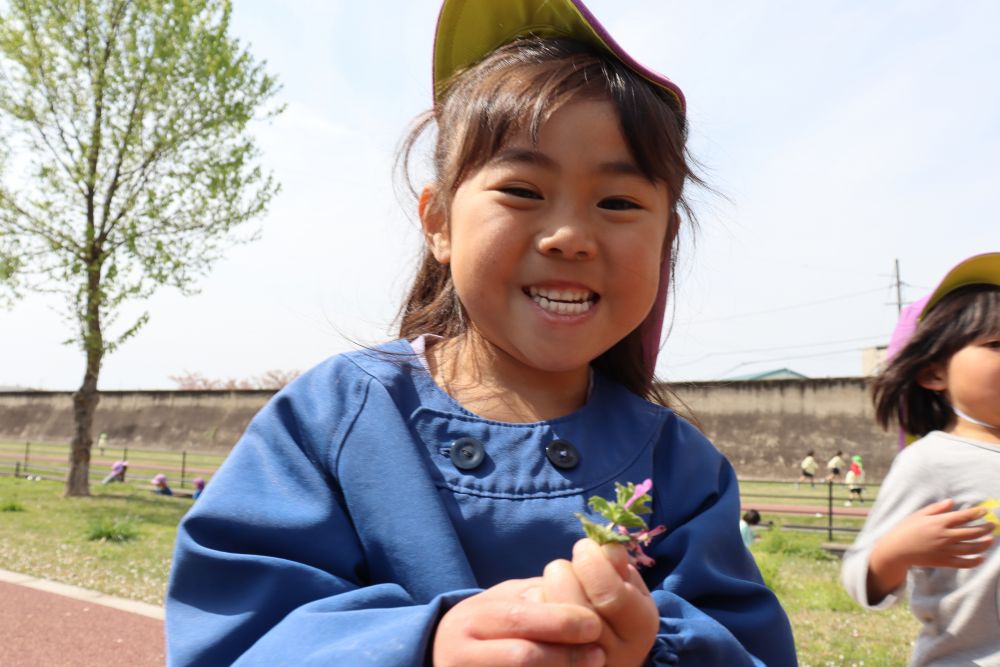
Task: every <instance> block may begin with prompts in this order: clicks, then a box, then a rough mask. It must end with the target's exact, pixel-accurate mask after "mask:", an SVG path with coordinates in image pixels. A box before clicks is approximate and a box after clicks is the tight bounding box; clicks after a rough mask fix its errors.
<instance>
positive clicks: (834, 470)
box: [826, 449, 847, 482]
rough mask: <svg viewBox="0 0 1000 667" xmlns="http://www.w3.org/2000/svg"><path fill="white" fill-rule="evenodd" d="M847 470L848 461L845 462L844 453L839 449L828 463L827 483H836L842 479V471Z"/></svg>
mask: <svg viewBox="0 0 1000 667" xmlns="http://www.w3.org/2000/svg"><path fill="white" fill-rule="evenodd" d="M845 468H847V461H846V460H844V452H842V451H841V450H839V449H838V450H837V453H836V454H834V455H833V458H832V459H830V460H829V461H827V462H826V470H827V475H826V481H828V482H836V481H837V479H838V478H839V477H840V471H841V470H844V469H845Z"/></svg>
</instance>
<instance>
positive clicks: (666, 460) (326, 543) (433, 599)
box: [166, 341, 796, 667]
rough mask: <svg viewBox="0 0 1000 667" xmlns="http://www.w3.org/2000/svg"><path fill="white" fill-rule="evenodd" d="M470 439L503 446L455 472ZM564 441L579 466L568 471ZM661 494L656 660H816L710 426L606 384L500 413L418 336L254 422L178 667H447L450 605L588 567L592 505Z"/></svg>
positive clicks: (187, 599) (188, 541) (191, 517)
mask: <svg viewBox="0 0 1000 667" xmlns="http://www.w3.org/2000/svg"><path fill="white" fill-rule="evenodd" d="M460 438H473V439H474V440H475V441H477V442H478V443H480V444H481V445H482V449H483V454H484V456H483V458H482V461H481V462H480V463H479V464H478V465H477V466H475V467H474V468H470V469H461V468H459V467H457V466H456V464H455V463H454V462H453V461H452V458H451V457H450V448H451V445H452V443H454V442H455V441H456V440H458V439H460ZM556 440H561V441H564V442H568V443H571V445H572V446H573V448H574V450H575V452H576V453H577V455H578V459H579V460H578V461H577V464H576V465H575V467H572V468H569V469H567V468H564V467H558V466H556V465H554V464H553V462H552V461H550V460H549V458H548V457H547V456H546V447H547V446H548V445H549V444H551V443H552V442H553V441H556ZM466 442H468V441H466ZM647 478H651V479H653V482H654V485H653V491H652V495H653V514H652V515H651V516H650V518H649V522H650V525H658V524H664V525H665V526H666V528H667V532H666V533H665V534H664V535H661V536H660V537H658V538H656V539H655V540H654V542H653V544H652V545H651V546H650V548H649V549H647V553H649V555H651V556H652V557H653V558H655V559H656V565H655V566H653V567H650V568H647V569H645V570H643V571H642V574H643V578H644V579H645V581H646V583H647V585H648V586H649V588H650V590H651V591H652V592H653V593H652V594H653V598H654V599H655V601H656V603H657V605H658V606H659V609H660V616H661V620H660V632H659V635H658V637H657V640H656V643H655V645H654V647H653V649H652V651H651V653H650V657H649V660H648V661H647V664H649V665H675V664H684V665H725V666H727V667H737V666H740V665H762V664H764V665H774V666H785V665H794V664H796V659H795V649H794V645H793V641H792V632H791V628H790V626H789V623H788V619H787V617H786V615H785V613H784V611H783V610H782V608H781V606H780V605H779V604H778V601H777V599H776V598H775V597H774V595H773V594H772V593H771V591H770V590H768V589H767V588H766V587H765V586H764V585H763V583H762V582H761V578H760V574H759V573H758V570H757V567H756V565H755V564H754V561H753V558H752V556H751V555H750V554H749V552H748V551H747V550H746V549H745V548H744V546H743V543H742V541H741V538H740V532H739V529H738V521H737V520H738V518H739V491H738V488H737V483H736V477H735V475H734V473H733V469H732V467H731V466H730V464H729V462H728V461H727V460H726V459H725V457H723V456H722V454H720V453H719V451H718V450H716V449H715V447H714V446H713V445H712V444H711V443H710V442H709V441H708V440H707V439H706V438H705V437H704V436H703V435H702V434H701V433H700V432H699V431H698V430H696V429H695V428H694V427H693V426H691V425H690V424H689V423H687V422H686V421H684V420H683V419H681V418H679V417H677V416H676V415H675V414H674V413H673V412H672V411H671V410H669V409H666V408H663V407H661V406H657V405H653V404H651V403H649V402H647V401H645V400H643V399H641V398H639V397H637V396H636V395H634V394H632V393H631V392H629V391H628V390H626V389H625V388H624V387H622V386H621V385H619V384H617V383H615V382H612V381H610V380H608V379H607V378H604V377H602V376H601V375H600V374H599V373H595V379H594V384H593V388H592V392H591V395H590V398H589V399H588V401H587V403H586V405H584V406H583V407H582V408H580V409H579V410H577V411H576V412H573V413H572V414H569V415H567V416H565V417H561V418H559V419H553V420H549V421H544V422H537V423H531V424H512V423H503V422H497V421H491V420H489V419H483V418H482V417H479V416H477V415H474V414H472V413H470V412H469V411H467V410H465V409H463V408H462V407H461V406H460V405H459V404H458V403H456V402H455V401H454V400H453V399H452V398H451V397H450V396H448V395H447V394H446V393H445V392H444V391H442V390H441V389H440V388H439V387H438V386H437V385H436V384H435V383H434V381H433V379H432V378H431V377H430V375H429V373H428V372H427V371H426V370H425V369H424V368H423V366H422V365H421V363H420V361H419V360H418V359H417V358H416V356H415V355H414V353H413V350H412V348H411V347H410V345H409V344H408V343H406V342H405V341H397V342H395V343H391V344H388V345H386V346H384V347H383V348H381V350H380V351H373V350H363V351H359V352H354V353H350V354H344V355H338V356H335V357H333V358H331V359H329V360H327V361H326V362H324V363H322V364H320V365H319V366H317V367H316V368H314V369H312V370H311V371H309V372H307V373H305V374H304V375H302V376H301V377H300V378H298V379H297V380H296V381H295V382H293V383H292V384H291V385H289V386H288V387H286V388H285V389H283V390H282V391H280V392H279V393H278V394H276V395H275V396H274V398H273V399H272V400H271V401H270V402H269V403H268V404H267V406H265V407H264V408H263V409H262V410H261V412H260V413H259V414H258V415H257V416H256V417H255V418H254V419H253V421H252V422H251V424H250V426H249V427H248V428H247V431H246V433H245V434H244V436H243V437H242V438H241V440H240V442H239V443H238V444H237V445H236V447H235V448H234V449H233V451H232V453H231V454H230V456H229V458H228V459H227V460H226V462H225V463H224V464H223V466H222V467H221V468H220V470H219V471H218V473H217V474H216V475H215V476H213V477H212V484H211V485H210V486H209V487H208V488H207V489H206V490H205V493H204V495H203V496H202V497H201V499H200V500H199V501H198V502H197V503H196V504H195V505H194V506H193V507H192V509H191V511H190V512H189V513H188V514H187V516H186V517H185V518H184V520H183V521H182V523H181V525H180V528H179V532H178V537H177V547H176V553H175V557H174V561H173V570H172V573H171V578H170V585H169V590H168V595H167V604H166V614H167V621H166V626H167V653H168V663H169V664H171V665H212V666H213V667H214V666H217V665H229V664H238V665H268V666H271V665H301V666H306V665H377V666H379V667H393V666H399V667H404V666H406V667H410V666H416V665H424V664H429V663H430V660H429V656H430V648H431V646H432V643H433V636H434V632H435V629H436V627H437V622H438V621H439V620H440V618H441V616H442V615H443V614H444V613H445V612H446V611H447V610H448V609H450V608H451V607H452V606H453V605H454V604H456V603H457V602H459V601H461V600H463V599H465V598H466V597H468V596H470V595H473V594H475V593H477V592H480V591H482V590H483V589H485V588H488V587H490V586H493V585H494V584H496V583H499V582H501V581H504V580H506V579H512V578H516V579H523V578H529V577H535V576H540V575H541V574H542V570H543V568H544V567H545V565H546V564H547V563H548V562H550V561H552V560H554V559H558V558H571V549H572V545H573V543H574V542H576V541H577V540H578V539H580V537H582V530H581V527H580V523H579V521H578V520H577V518H576V517H575V516H574V513H575V512H587V508H586V502H587V499H588V498H589V497H590V496H592V495H602V496H605V497H611V496H612V495H613V487H614V483H615V482H616V481H617V482H622V483H626V482H630V481H631V482H640V481H642V480H644V479H647Z"/></svg>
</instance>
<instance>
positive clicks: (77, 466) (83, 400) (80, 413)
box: [66, 262, 104, 496]
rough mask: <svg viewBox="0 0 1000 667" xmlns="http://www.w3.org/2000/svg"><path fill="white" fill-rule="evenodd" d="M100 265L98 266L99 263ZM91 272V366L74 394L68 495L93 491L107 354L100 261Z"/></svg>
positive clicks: (87, 327) (86, 327) (86, 336)
mask: <svg viewBox="0 0 1000 667" xmlns="http://www.w3.org/2000/svg"><path fill="white" fill-rule="evenodd" d="M95 265H96V270H95V268H93V267H95ZM91 267H92V268H91V270H90V271H88V275H87V288H86V289H87V291H86V300H87V303H86V309H85V311H84V320H83V322H82V323H81V325H82V329H83V331H82V333H83V348H84V351H85V353H86V355H87V369H86V371H84V374H83V383H82V384H81V385H80V388H79V389H78V390H77V391H76V393H74V394H73V425H74V432H73V441H72V443H71V444H70V449H69V473H67V475H66V495H67V496H89V495H90V448H91V446H92V445H93V444H94V440H93V437H92V436H91V431H92V429H93V426H94V413H95V412H97V404H98V402H100V400H101V395H100V394H99V393H98V392H97V378H98V376H99V375H100V373H101V361H102V360H103V358H104V336H103V332H102V331H101V285H100V275H101V274H100V265H99V264H97V262H93V263H92V264H91Z"/></svg>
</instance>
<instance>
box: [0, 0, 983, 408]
mask: <svg viewBox="0 0 1000 667" xmlns="http://www.w3.org/2000/svg"><path fill="white" fill-rule="evenodd" d="M587 4H588V7H590V9H591V10H592V11H593V13H594V14H595V15H596V16H597V17H598V18H599V19H600V20H601V21H602V23H603V24H604V25H605V27H607V28H608V30H609V31H610V32H611V34H612V35H614V37H615V38H616V40H617V41H618V42H619V43H620V44H621V45H622V46H624V47H625V48H626V50H628V51H629V52H630V53H631V54H632V55H633V56H635V57H636V58H637V59H638V60H639V61H640V62H643V63H644V64H646V65H648V66H650V67H652V68H653V69H656V70H658V71H660V72H663V73H665V74H666V75H667V76H669V77H670V78H671V79H673V80H674V81H675V82H677V83H678V84H679V85H680V86H681V87H682V88H683V90H684V92H685V95H686V96H687V100H688V121H689V124H690V140H689V146H690V149H691V151H692V153H693V154H694V155H695V157H696V158H697V159H698V161H699V163H700V164H701V172H700V173H701V174H702V176H703V177H704V178H705V180H706V181H707V182H708V183H709V184H710V186H711V191H706V190H700V191H691V192H689V193H688V195H689V197H690V198H691V200H692V201H693V203H694V206H695V211H696V214H697V229H696V230H694V228H693V227H688V228H686V229H685V231H683V232H682V237H681V243H682V246H681V258H680V261H679V264H678V267H677V278H676V281H675V293H674V295H673V296H672V299H671V306H670V308H671V309H670V319H671V322H672V324H671V327H670V331H669V336H668V337H667V338H666V339H665V342H664V346H663V349H662V352H661V354H660V360H659V364H658V367H657V371H658V374H659V376H660V377H662V378H664V379H667V380H674V381H681V380H711V379H724V378H731V377H736V376H740V375H746V374H752V373H759V372H764V371H768V370H773V369H777V368H790V369H792V370H795V371H797V372H800V373H803V374H805V375H807V376H810V377H828V376H833V377H842V376H855V375H859V374H861V372H862V361H861V357H862V353H861V350H862V349H863V348H865V347H871V346H875V345H884V344H886V343H887V341H888V338H889V335H890V334H891V331H892V328H893V326H894V324H895V319H896V312H897V299H896V287H895V280H896V279H895V275H894V266H895V262H896V261H897V260H898V263H899V267H900V274H899V275H900V278H901V280H902V282H903V286H902V288H901V295H902V301H903V303H906V302H909V301H913V300H915V299H917V298H919V297H920V296H922V295H923V294H925V293H927V292H929V291H930V290H931V289H933V287H934V286H935V285H936V284H937V282H938V281H939V280H940V279H941V277H943V275H944V274H945V273H946V272H947V270H948V269H949V268H951V267H952V266H953V265H954V264H956V263H957V262H959V261H960V260H962V259H964V258H965V257H968V256H970V255H973V254H977V253H980V252H986V251H1000V222H998V216H997V211H998V210H1000V186H998V184H1000V163H998V158H1000V123H997V118H1000V87H998V86H996V85H995V78H996V67H997V65H998V64H1000V40H997V39H996V26H997V25H1000V3H996V2H993V1H992V0H967V1H966V2H962V3H959V4H955V3H946V2H940V1H935V2H927V1H921V0H898V1H895V2H893V1H889V0H883V1H881V2H878V3H872V2H866V1H863V0H837V1H834V0H817V1H815V2H800V1H799V0H788V1H785V0H768V1H766V2H765V1H761V2H753V3H747V2H743V1H731V2H730V1H722V0H718V1H715V0H710V1H703V2H690V1H689V2H679V1H674V0H589V2H588V3H587ZM438 8H439V4H438V2H435V1H433V0H385V1H384V2H378V3H373V2H372V3H370V2H356V1H352V2H347V1H343V0H285V1H284V2H281V3H276V2H273V1H272V0H235V1H234V16H233V25H232V33H233V35H234V36H236V37H237V38H238V39H239V40H240V41H241V42H242V43H244V44H246V45H248V46H249V48H250V51H251V52H252V53H253V55H254V57H255V58H257V59H258V60H264V61H266V63H267V64H266V68H267V70H268V72H270V73H272V74H274V75H276V76H277V77H278V79H279V81H280V82H281V84H282V86H283V87H282V90H281V92H280V94H279V99H280V101H281V102H282V103H284V104H285V105H286V110H285V112H284V113H283V114H282V115H281V116H279V117H278V118H277V119H274V120H271V121H268V122H259V123H255V124H254V125H253V126H252V129H251V131H252V132H253V134H254V135H255V136H256V138H257V141H258V145H259V147H260V149H261V158H260V161H261V164H262V165H263V167H264V168H265V169H267V170H270V171H271V172H272V173H273V174H274V176H275V178H276V179H277V180H278V181H279V182H281V184H282V190H281V192H280V194H279V195H278V196H277V197H276V198H275V199H274V201H273V202H272V204H271V206H270V208H269V210H268V211H267V213H266V215H264V216H262V217H261V218H259V219H258V220H256V221H255V222H254V223H251V224H253V225H255V227H256V228H258V229H259V230H260V234H261V237H260V240H258V241H257V242H255V243H253V244H250V245H245V246H239V247H236V248H233V249H232V250H230V251H228V252H227V254H226V256H225V257H224V259H222V260H221V261H219V262H218V263H217V264H216V265H215V266H214V268H213V270H212V271H211V273H210V274H209V275H208V276H206V277H205V278H203V279H202V280H201V281H200V282H199V284H198V287H199V288H200V292H199V293H198V294H196V295H194V296H183V295H181V294H179V293H178V292H176V291H174V290H171V289H163V290H161V291H160V292H158V293H157V294H156V295H154V296H153V297H152V298H151V299H149V300H148V301H146V302H144V303H141V304H133V305H130V306H129V307H127V308H126V309H124V310H123V312H122V315H121V317H120V319H119V323H118V325H116V326H118V327H120V328H123V327H125V326H127V323H128V322H129V321H130V320H131V319H134V318H135V317H136V316H138V315H139V314H141V313H142V312H144V311H148V312H149V313H150V321H149V324H148V325H147V326H146V327H145V328H144V329H143V330H142V331H141V332H140V334H139V335H138V336H137V337H135V338H133V339H132V340H130V341H128V342H126V343H125V344H124V345H123V346H122V347H121V348H120V349H119V350H117V351H116V352H114V353H113V354H112V355H110V356H109V357H107V358H106V360H105V363H104V367H103V370H102V374H101V379H100V388H102V389H105V390H119V389H169V388H174V387H175V386H176V384H175V382H173V381H172V380H171V376H176V375H181V374H184V373H189V372H191V373H200V374H201V375H203V376H205V377H208V378H220V379H221V378H249V377H253V376H257V375H259V374H261V373H263V372H265V371H268V370H271V369H281V370H291V369H297V370H305V369H307V368H309V367H310V366H313V365H315V364H316V363H319V362H320V361H322V360H323V359H324V358H326V357H328V356H330V355H331V354H335V353H339V352H343V351H347V350H350V349H354V348H355V347H356V346H357V345H358V344H370V343H376V342H379V341H382V340H387V339H389V338H391V337H392V331H393V323H394V318H395V316H396V313H397V310H398V308H399V304H400V302H401V300H402V297H403V294H404V292H405V291H406V289H407V287H408V284H409V281H410V279H411V278H412V275H413V271H414V269H415V265H416V258H417V256H418V253H419V250H420V243H421V236H420V233H419V230H418V223H417V220H416V217H415V203H414V202H413V201H412V200H411V199H409V198H408V197H407V196H406V195H405V192H404V191H403V190H405V188H400V187H399V184H398V182H396V181H394V176H393V157H394V154H395V150H396V148H397V146H398V144H399V141H400V140H401V138H402V137H403V135H404V134H405V131H406V128H407V126H408V124H409V123H410V122H411V120H412V119H413V118H414V117H415V116H416V115H417V114H419V113H420V112H421V111H423V110H425V109H426V108H427V107H428V106H429V105H430V101H431V82H430V72H431V65H430V63H431V46H432V40H433V30H434V23H435V19H436V16H437V11H438ZM63 312H64V304H63V302H62V301H61V300H60V299H58V298H55V297H49V296H42V295H28V296H27V297H26V298H24V299H22V300H21V301H19V302H18V303H16V304H15V305H14V306H13V307H11V308H8V309H6V310H0V340H2V341H3V344H2V345H0V386H4V385H6V386H23V387H31V388H36V389H52V390H58V389H74V388H76V387H77V386H79V384H80V382H81V380H82V377H83V363H84V362H83V357H82V354H81V353H80V351H79V350H78V349H77V348H75V347H73V346H68V345H64V344H63V341H64V340H66V339H67V338H69V337H70V335H71V334H72V332H73V330H74V329H73V325H72V323H70V322H68V321H67V320H66V319H65V316H64V314H63Z"/></svg>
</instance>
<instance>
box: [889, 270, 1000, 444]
mask: <svg viewBox="0 0 1000 667" xmlns="http://www.w3.org/2000/svg"><path fill="white" fill-rule="evenodd" d="M997 335H1000V287H997V286H995V285H986V284H980V285H967V286H965V287H960V288H958V289H956V290H955V291H953V292H950V293H948V294H946V295H945V296H944V297H942V298H941V300H940V301H938V302H937V303H936V304H935V305H934V307H933V308H931V310H930V311H929V312H928V313H927V314H926V315H925V316H924V317H923V319H922V320H921V321H920V323H919V324H918V325H917V328H916V331H914V332H913V336H912V337H911V338H910V339H909V341H908V342H907V343H906V345H905V346H904V347H903V349H902V350H900V352H899V353H898V354H897V355H896V356H895V357H893V359H892V361H891V362H890V363H889V365H888V366H887V367H886V368H885V370H884V371H882V373H881V374H880V375H879V376H878V377H876V378H875V381H874V383H873V384H872V400H873V402H874V404H875V418H876V420H877V421H878V423H879V424H880V425H881V426H882V427H883V428H886V429H888V428H891V427H892V426H893V425H895V424H898V425H899V426H900V427H901V428H902V429H903V430H904V431H906V432H907V433H910V434H912V435H915V436H924V435H926V434H928V433H930V432H931V431H936V430H941V429H945V428H948V426H949V425H950V424H951V423H952V422H953V420H954V419H955V415H954V413H953V412H952V409H951V406H950V405H949V404H948V402H947V400H945V397H944V395H943V394H942V393H941V392H938V391H933V390H931V389H926V388H924V387H922V386H921V385H920V382H919V379H920V375H921V373H924V372H926V370H927V369H928V367H930V366H931V365H932V364H946V363H948V360H949V359H950V358H951V356H952V355H953V354H955V353H956V352H958V351H959V350H961V349H962V348H963V347H965V346H966V345H968V344H969V343H971V342H973V341H975V340H978V339H980V338H983V337H985V336H997Z"/></svg>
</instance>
